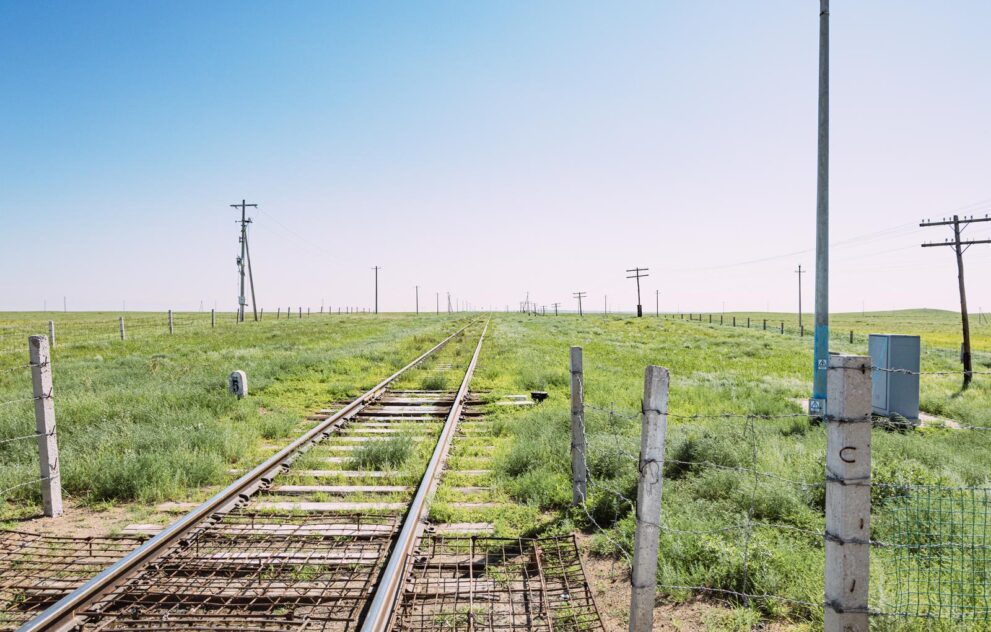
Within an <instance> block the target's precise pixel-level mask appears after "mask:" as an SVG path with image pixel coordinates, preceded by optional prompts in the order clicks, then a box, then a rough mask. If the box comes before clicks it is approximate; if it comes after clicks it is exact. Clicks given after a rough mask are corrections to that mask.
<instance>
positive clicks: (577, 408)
mask: <svg viewBox="0 0 991 632" xmlns="http://www.w3.org/2000/svg"><path fill="white" fill-rule="evenodd" d="M585 453H586V446H585V375H584V373H583V366H582V348H581V347H571V504H572V505H573V506H575V507H577V506H578V505H581V504H583V503H584V502H585V498H586V494H587V491H588V490H587V485H588V481H587V478H588V476H587V473H588V470H587V469H586V465H585Z"/></svg>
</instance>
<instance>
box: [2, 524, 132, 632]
mask: <svg viewBox="0 0 991 632" xmlns="http://www.w3.org/2000/svg"><path fill="white" fill-rule="evenodd" d="M143 541H144V538H140V537H112V538H108V537H62V536H53V535H39V534H36V533H24V532H21V531H0V630H3V631H6V630H16V629H17V628H18V626H20V625H21V624H22V623H24V622H26V621H28V620H29V619H31V618H32V617H34V616H35V615H36V614H38V613H39V612H41V611H43V610H45V609H46V608H48V607H49V606H50V605H52V604H54V603H55V602H56V601H58V600H59V599H61V598H62V597H64V596H65V595H67V594H69V593H70V592H71V591H72V590H74V589H75V588H77V587H78V586H80V585H82V584H83V583H85V582H86V580H88V579H89V578H90V577H92V576H93V575H96V574H97V573H99V572H100V571H102V570H103V569H104V568H106V567H107V566H110V565H111V564H113V563H114V562H115V561H117V560H118V559H120V558H121V557H123V556H124V555H125V554H127V553H128V552H129V551H131V550H133V549H134V548H136V547H137V546H138V545H140V544H141V543H142V542H143Z"/></svg>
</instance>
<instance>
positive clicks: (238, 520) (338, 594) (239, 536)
mask: <svg viewBox="0 0 991 632" xmlns="http://www.w3.org/2000/svg"><path fill="white" fill-rule="evenodd" d="M397 524H398V518H397V517H395V516H386V515H382V516H369V515H367V514H365V515H353V514H333V515H331V514H314V513H296V514H293V513H264V512H250V511H237V512H233V513H231V514H228V515H226V516H224V517H222V518H221V519H219V520H218V521H216V522H215V523H213V524H211V525H207V526H205V527H204V528H201V529H199V530H198V531H197V532H195V533H194V534H192V535H191V536H190V537H188V538H186V539H184V540H183V542H182V543H181V544H180V545H179V546H177V547H175V548H174V549H172V550H171V551H169V552H168V553H166V554H165V555H164V556H162V557H161V558H159V559H157V560H156V561H155V562H153V563H152V564H151V565H149V566H148V567H146V568H144V569H142V570H141V571H140V572H139V573H138V574H137V575H135V576H134V577H132V578H131V579H130V580H129V581H128V582H127V583H126V584H125V585H124V586H123V587H122V588H120V589H118V590H117V591H115V592H113V593H112V594H110V595H108V597H107V598H106V599H104V600H102V601H100V602H98V603H96V604H95V605H94V607H93V608H92V609H90V610H89V611H87V612H86V613H85V616H86V619H87V627H86V629H98V630H161V629H169V630H239V631H242V632H247V631H253V630H300V629H305V630H351V629H353V628H354V625H355V622H356V621H357V619H358V615H359V614H360V612H361V610H362V608H363V607H364V605H365V603H366V601H367V599H368V595H369V593H370V592H371V590H372V588H373V587H374V583H375V580H376V579H377V576H378V574H379V571H380V568H381V566H382V565H383V562H384V559H385V556H386V554H387V552H388V549H389V545H390V543H391V541H392V538H393V536H394V534H395V532H396V529H397Z"/></svg>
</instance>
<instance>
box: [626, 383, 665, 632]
mask: <svg viewBox="0 0 991 632" xmlns="http://www.w3.org/2000/svg"><path fill="white" fill-rule="evenodd" d="M669 382H670V376H669V374H668V370H667V369H665V368H662V367H659V366H648V367H647V368H646V369H645V370H644V375H643V406H642V413H643V417H642V421H641V426H640V480H639V482H638V483H637V515H636V518H637V526H636V535H635V536H634V541H633V573H632V576H631V581H630V584H631V588H632V592H631V595H630V632H650V631H651V630H652V629H653V627H654V599H655V597H656V596H657V552H658V548H659V547H660V535H661V488H662V487H663V484H664V477H663V471H664V436H665V434H666V433H667V427H668V384H669Z"/></svg>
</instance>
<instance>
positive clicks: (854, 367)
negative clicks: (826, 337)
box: [823, 355, 872, 632]
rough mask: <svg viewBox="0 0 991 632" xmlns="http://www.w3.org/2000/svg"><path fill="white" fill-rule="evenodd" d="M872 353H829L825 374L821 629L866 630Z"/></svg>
mask: <svg viewBox="0 0 991 632" xmlns="http://www.w3.org/2000/svg"><path fill="white" fill-rule="evenodd" d="M871 412H872V406H871V359H870V358H869V357H867V356H847V355H831V356H829V368H828V372H827V380H826V418H825V423H826V605H825V611H824V622H823V629H824V631H825V632H867V630H868V629H869V626H870V621H869V616H868V610H867V590H868V577H869V573H870V539H871V487H870V483H871Z"/></svg>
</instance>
